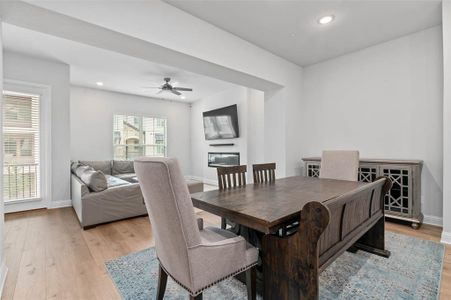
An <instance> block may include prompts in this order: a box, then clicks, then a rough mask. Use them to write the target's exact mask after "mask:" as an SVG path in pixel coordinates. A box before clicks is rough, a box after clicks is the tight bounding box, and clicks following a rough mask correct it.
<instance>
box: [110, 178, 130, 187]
mask: <svg viewBox="0 0 451 300" xmlns="http://www.w3.org/2000/svg"><path fill="white" fill-rule="evenodd" d="M105 177H106V181H107V182H108V188H111V187H115V186H121V185H127V184H130V182H128V181H125V180H122V179H120V178H118V177H115V176H112V175H105Z"/></svg>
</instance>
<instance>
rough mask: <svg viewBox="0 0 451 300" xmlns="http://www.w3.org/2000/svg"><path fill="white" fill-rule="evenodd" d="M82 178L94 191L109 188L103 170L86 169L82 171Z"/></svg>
mask: <svg viewBox="0 0 451 300" xmlns="http://www.w3.org/2000/svg"><path fill="white" fill-rule="evenodd" d="M80 179H81V181H83V182H84V183H85V184H86V185H87V186H88V187H89V188H90V189H91V190H92V191H94V192H101V191H104V190H106V189H107V188H108V182H107V180H106V177H105V174H103V172H102V171H96V170H94V169H92V168H89V169H85V171H84V172H82V173H81V176H80Z"/></svg>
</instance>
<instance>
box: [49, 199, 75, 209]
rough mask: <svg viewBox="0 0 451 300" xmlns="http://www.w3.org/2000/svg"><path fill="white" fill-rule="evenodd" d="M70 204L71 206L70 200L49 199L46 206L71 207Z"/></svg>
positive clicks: (51, 207) (50, 207)
mask: <svg viewBox="0 0 451 300" xmlns="http://www.w3.org/2000/svg"><path fill="white" fill-rule="evenodd" d="M71 206H72V200H60V201H51V202H50V203H49V206H48V207H47V208H48V209H54V208H63V207H71Z"/></svg>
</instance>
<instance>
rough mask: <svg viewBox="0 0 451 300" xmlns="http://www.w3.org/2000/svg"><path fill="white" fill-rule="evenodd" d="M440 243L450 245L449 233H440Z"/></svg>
mask: <svg viewBox="0 0 451 300" xmlns="http://www.w3.org/2000/svg"><path fill="white" fill-rule="evenodd" d="M440 242H442V243H444V244H450V245H451V232H445V231H443V232H442V239H441V240H440Z"/></svg>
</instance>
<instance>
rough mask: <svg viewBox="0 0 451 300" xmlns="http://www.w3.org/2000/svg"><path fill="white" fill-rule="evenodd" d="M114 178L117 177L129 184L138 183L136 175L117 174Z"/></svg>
mask: <svg viewBox="0 0 451 300" xmlns="http://www.w3.org/2000/svg"><path fill="white" fill-rule="evenodd" d="M114 176H116V177H117V178H120V179H122V180H125V181H128V182H137V179H136V174H135V173H125V174H117V175H114Z"/></svg>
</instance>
